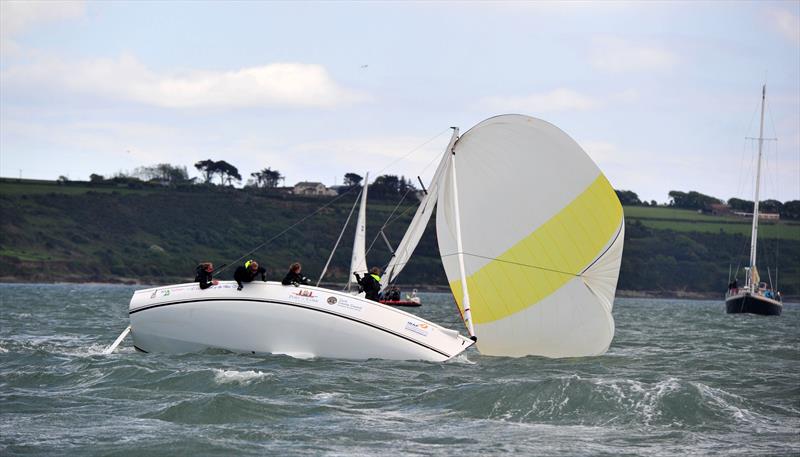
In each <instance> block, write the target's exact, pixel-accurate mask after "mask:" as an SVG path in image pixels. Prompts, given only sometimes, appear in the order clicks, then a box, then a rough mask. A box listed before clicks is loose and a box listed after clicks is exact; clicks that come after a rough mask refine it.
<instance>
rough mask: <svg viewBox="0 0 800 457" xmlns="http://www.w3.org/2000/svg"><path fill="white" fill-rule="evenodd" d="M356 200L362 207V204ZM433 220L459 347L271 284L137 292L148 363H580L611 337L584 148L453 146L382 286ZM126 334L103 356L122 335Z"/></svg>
mask: <svg viewBox="0 0 800 457" xmlns="http://www.w3.org/2000/svg"><path fill="white" fill-rule="evenodd" d="M362 198H363V197H362ZM434 207H435V208H436V214H437V216H436V233H437V238H438V244H439V251H440V256H441V259H442V264H443V266H444V269H445V273H446V275H447V278H448V282H449V285H450V289H451V291H452V293H453V296H454V298H455V300H456V303H457V306H458V310H459V312H460V315H461V318H462V320H463V322H464V326H465V328H466V332H467V335H461V334H460V333H459V332H458V331H455V330H450V329H447V328H444V327H441V326H439V325H437V324H435V323H433V322H430V321H427V320H425V319H421V318H419V317H417V316H414V315H412V314H409V313H406V312H404V311H402V310H399V309H396V308H393V307H390V306H385V305H382V304H380V303H376V302H373V301H370V300H366V299H364V298H363V297H359V296H353V295H350V294H348V293H346V292H343V291H336V290H330V289H325V288H321V287H314V286H307V285H300V286H297V287H295V286H282V285H281V284H280V283H277V282H266V283H251V284H247V285H245V287H244V289H243V290H242V291H237V290H236V284H235V283H233V282H231V281H221V282H220V283H219V284H218V285H216V286H213V287H211V288H208V289H206V290H200V289H199V287H198V285H197V284H196V283H189V284H176V285H170V286H164V287H157V288H151V289H146V290H139V291H136V292H135V293H134V294H133V297H132V298H131V301H130V306H129V315H130V327H129V328H128V329H126V332H127V331H128V330H129V331H130V334H131V335H132V337H133V342H134V346H135V347H136V348H137V349H140V350H142V351H146V352H153V351H157V352H171V353H179V352H193V351H199V350H203V349H206V348H221V349H227V350H230V351H234V352H244V353H273V354H288V355H292V356H297V357H332V358H349V359H368V358H382V359H402V360H406V359H419V360H429V361H444V360H448V359H452V358H453V357H456V356H458V355H459V354H461V353H463V352H464V351H465V350H467V349H468V348H469V347H471V346H473V345H476V346H477V348H478V350H479V351H480V353H481V354H485V355H494V356H510V357H520V356H527V355H537V356H545V357H581V356H594V355H600V354H603V353H604V352H606V351H607V350H608V347H609V345H610V344H611V341H612V339H613V337H614V319H613V317H612V309H613V303H614V295H615V292H616V285H617V279H618V276H619V267H620V261H621V257H622V248H623V239H624V230H625V225H624V215H623V212H622V205H621V204H620V202H619V200H618V198H617V196H616V193H615V192H614V189H613V188H612V186H611V185H610V183H609V182H608V180H607V179H606V177H605V176H604V175H603V174H602V172H601V171H600V170H599V169H598V168H597V166H596V165H595V164H594V162H592V160H591V159H590V158H589V156H588V155H587V154H586V153H585V152H584V151H583V150H582V149H581V147H580V146H579V145H578V144H577V143H576V142H575V141H574V140H573V139H572V138H570V137H569V136H568V135H567V134H566V133H564V132H563V131H562V130H560V129H559V128H558V127H556V126H554V125H552V124H550V123H548V122H546V121H543V120H540V119H536V118H533V117H529V116H523V115H501V116H496V117H492V118H489V119H487V120H485V121H483V122H481V123H479V124H477V125H476V126H474V127H472V128H471V129H469V130H468V131H467V132H466V133H464V134H463V135H459V129H458V128H456V127H454V128H453V133H452V136H451V139H450V141H449V143H448V145H447V148H446V149H445V151H444V154H443V155H442V158H441V161H440V163H439V165H438V167H437V169H436V172H435V173H434V176H433V178H432V181H431V183H430V185H429V187H428V192H427V194H426V195H425V197H424V198H423V199H422V201H421V202H420V206H419V207H418V208H417V211H416V213H415V215H414V218H413V219H412V221H411V224H410V225H409V228H408V230H407V231H406V233H405V235H404V237H403V240H402V241H401V243H400V245H399V246H398V249H397V250H396V255H395V258H393V260H392V262H390V265H389V268H387V271H386V272H385V273H384V276H383V278H384V279H386V281H387V283H388V281H391V279H392V277H396V275H397V274H399V271H400V270H402V268H403V266H404V265H405V263H407V260H408V258H409V257H410V256H411V254H412V253H413V251H414V249H415V247H416V245H417V243H418V242H419V239H420V237H421V236H422V232H423V230H424V229H425V226H426V225H427V223H428V221H429V220H430V217H431V215H432V213H433V209H434ZM126 332H123V334H122V335H120V338H118V339H117V341H115V344H114V345H112V347H110V348H109V350H112V351H113V349H114V347H115V345H116V344H119V341H121V340H122V339H123V338H124V337H125V335H126V334H127V333H126Z"/></svg>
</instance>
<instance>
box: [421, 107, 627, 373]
mask: <svg viewBox="0 0 800 457" xmlns="http://www.w3.org/2000/svg"><path fill="white" fill-rule="evenodd" d="M454 149H455V153H456V159H457V160H456V174H457V176H458V188H459V195H458V199H459V200H458V201H459V208H460V212H461V227H462V240H463V249H464V256H465V270H466V276H467V282H468V286H469V293H470V298H471V308H472V317H473V323H474V327H475V333H476V336H477V337H478V349H479V350H480V351H481V353H484V354H489V355H509V356H522V355H543V356H548V357H565V356H584V355H596V354H601V353H603V352H604V351H605V350H607V348H608V346H609V344H610V342H611V338H613V334H614V332H613V328H614V323H613V318H612V317H611V307H612V303H613V295H614V290H615V288H616V282H617V277H618V272H619V262H618V260H619V258H620V256H621V252H622V237H621V236H619V237H618V235H621V234H622V229H621V225H622V224H623V218H622V207H621V205H620V204H619V200H618V199H617V197H616V195H615V193H614V191H613V189H612V188H611V186H610V184H608V181H607V180H606V179H605V177H604V176H603V175H602V173H601V172H600V170H599V169H598V168H597V166H596V165H595V164H594V163H593V162H592V160H591V159H590V158H589V157H588V156H587V155H586V153H585V152H584V151H583V150H582V149H581V148H580V146H579V145H578V144H577V143H576V142H575V141H574V140H572V139H571V138H570V137H569V136H568V135H566V134H565V133H564V132H563V131H561V130H560V129H558V128H557V127H555V126H553V125H552V124H549V123H547V122H545V121H542V120H539V119H535V118H531V117H527V116H521V115H504V116H497V117H494V118H490V119H487V120H486V121H483V122H481V123H480V124H478V125H477V126H475V127H473V128H472V129H470V130H469V131H467V132H466V133H465V134H464V135H462V136H461V138H460V139H459V140H458V142H457V143H456V145H455V148H454ZM448 175H449V174H445V178H444V179H443V182H442V185H441V187H440V195H439V202H438V210H437V218H436V220H437V227H436V228H437V237H438V241H439V250H440V254H441V255H442V263H443V265H444V268H445V272H446V274H447V277H448V280H449V282H450V285H451V288H452V289H453V294H454V296H455V298H456V301H457V302H458V303H459V306H461V294H462V292H461V291H462V288H461V281H460V278H459V270H458V262H457V255H456V242H455V232H454V226H455V225H454V219H453V217H454V216H453V208H452V205H453V203H452V202H453V197H454V196H453V195H452V186H451V183H450V182H449V179H448ZM616 240H618V243H617V242H616Z"/></svg>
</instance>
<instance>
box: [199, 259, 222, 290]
mask: <svg viewBox="0 0 800 457" xmlns="http://www.w3.org/2000/svg"><path fill="white" fill-rule="evenodd" d="M212 273H214V264H213V263H211V262H203V263H201V264H200V265H198V266H197V268H196V269H195V276H194V280H195V281H197V282H198V283H199V284H200V289H208V288H209V287H211V286H216V285H217V284H219V281H217V280H216V279H213V278H212Z"/></svg>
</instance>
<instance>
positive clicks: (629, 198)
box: [614, 189, 642, 205]
mask: <svg viewBox="0 0 800 457" xmlns="http://www.w3.org/2000/svg"><path fill="white" fill-rule="evenodd" d="M614 192H616V193H617V198H619V201H620V203H622V204H623V205H641V204H642V201H641V200H639V196H638V195H636V192H634V191H632V190H616V189H614Z"/></svg>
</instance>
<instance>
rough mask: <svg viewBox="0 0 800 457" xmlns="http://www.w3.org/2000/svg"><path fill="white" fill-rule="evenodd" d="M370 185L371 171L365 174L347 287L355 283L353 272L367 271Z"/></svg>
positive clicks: (362, 273)
mask: <svg viewBox="0 0 800 457" xmlns="http://www.w3.org/2000/svg"><path fill="white" fill-rule="evenodd" d="M368 187H369V173H367V174H366V176H364V189H363V190H362V192H361V206H360V207H359V208H358V221H357V222H356V234H355V237H354V238H353V256H352V257H351V258H350V275H349V276H348V278H347V289H350V287H351V285H352V284H355V276H353V273H358V274H361V275H364V274H366V273H367V253H366V239H367V238H366V237H367V189H368Z"/></svg>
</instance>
